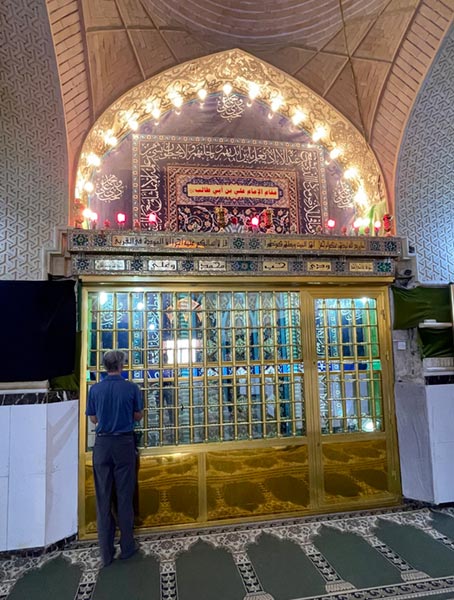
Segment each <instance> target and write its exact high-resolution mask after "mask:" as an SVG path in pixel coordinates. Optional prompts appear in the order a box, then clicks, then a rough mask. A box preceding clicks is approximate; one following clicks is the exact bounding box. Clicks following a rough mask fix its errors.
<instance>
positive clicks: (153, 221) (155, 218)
mask: <svg viewBox="0 0 454 600" xmlns="http://www.w3.org/2000/svg"><path fill="white" fill-rule="evenodd" d="M148 223H149V224H150V225H157V223H158V215H157V214H156V213H155V212H151V213H150V214H149V215H148Z"/></svg>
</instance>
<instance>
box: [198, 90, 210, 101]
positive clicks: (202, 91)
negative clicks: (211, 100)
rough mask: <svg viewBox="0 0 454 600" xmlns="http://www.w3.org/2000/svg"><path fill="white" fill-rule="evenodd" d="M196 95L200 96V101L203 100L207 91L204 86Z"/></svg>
mask: <svg viewBox="0 0 454 600" xmlns="http://www.w3.org/2000/svg"><path fill="white" fill-rule="evenodd" d="M197 96H198V97H199V98H200V100H201V101H202V102H205V100H206V97H207V96H208V92H207V91H206V89H205V88H202V89H200V90H199V91H198V92H197Z"/></svg>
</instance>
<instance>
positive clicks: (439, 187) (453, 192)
mask: <svg viewBox="0 0 454 600" xmlns="http://www.w3.org/2000/svg"><path fill="white" fill-rule="evenodd" d="M396 206H397V218H398V233H399V234H401V235H405V236H407V237H408V238H409V240H410V241H411V242H412V243H413V244H414V245H415V246H416V255H417V262H418V279H419V281H421V282H427V283H429V282H432V283H441V282H449V281H454V27H451V29H450V31H449V33H448V34H447V37H446V40H445V42H444V44H443V46H442V47H441V49H440V51H439V53H438V55H437V57H436V59H435V61H434V64H433V66H432V69H431V71H430V72H429V74H428V76H427V79H426V81H425V83H424V85H423V87H422V89H421V92H420V93H419V95H418V97H417V100H416V103H415V106H414V108H413V111H412V114H411V116H410V119H409V121H408V125H407V128H406V132H405V135H404V138H403V142H402V145H401V150H400V156H399V161H398V167H397V178H396Z"/></svg>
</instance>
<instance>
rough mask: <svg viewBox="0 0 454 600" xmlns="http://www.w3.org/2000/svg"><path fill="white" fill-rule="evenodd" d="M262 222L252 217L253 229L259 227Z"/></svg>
mask: <svg viewBox="0 0 454 600" xmlns="http://www.w3.org/2000/svg"><path fill="white" fill-rule="evenodd" d="M259 223H260V220H259V218H258V217H251V225H252V227H258V226H259Z"/></svg>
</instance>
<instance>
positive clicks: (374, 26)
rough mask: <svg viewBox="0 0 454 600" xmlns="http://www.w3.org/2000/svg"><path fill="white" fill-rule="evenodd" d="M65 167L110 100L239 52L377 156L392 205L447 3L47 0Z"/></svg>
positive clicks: (448, 14) (445, 25)
mask: <svg viewBox="0 0 454 600" xmlns="http://www.w3.org/2000/svg"><path fill="white" fill-rule="evenodd" d="M47 5H48V12H49V18H50V23H51V28H52V33H53V38H54V44H55V50H56V56H57V62H58V66H59V73H60V81H61V86H62V95H63V103H64V107H65V116H66V125H67V134H68V147H69V155H70V161H71V162H70V166H71V168H73V167H74V166H75V161H76V160H77V153H78V152H79V150H80V147H81V144H82V142H83V139H84V138H85V136H86V135H87V133H88V131H89V129H90V127H91V126H92V125H93V123H94V122H95V120H96V118H97V117H98V116H99V115H100V114H101V113H102V112H103V111H104V110H105V109H106V108H107V107H108V106H109V105H110V104H111V103H112V102H113V101H114V100H115V99H117V98H118V97H119V96H120V95H121V94H123V93H124V92H126V91H127V90H129V89H130V88H131V87H133V86H135V85H137V84H138V83H140V82H142V81H144V80H146V79H148V78H150V77H152V76H153V75H156V74H157V73H160V72H162V71H164V70H166V69H168V68H169V67H172V66H175V65H177V64H179V63H182V62H185V61H188V60H191V59H194V58H199V57H201V56H205V55H208V54H211V53H214V52H218V51H220V50H225V49H230V48H241V49H244V50H246V51H248V52H250V53H252V54H254V55H255V56H257V57H259V58H261V59H263V60H265V61H267V62H269V63H271V64H273V65H274V66H277V67H279V68H280V69H282V70H283V71H285V72H286V73H289V74H290V75H292V76H293V77H295V78H296V79H297V80H299V81H301V82H303V83H304V84H305V85H307V86H309V87H310V88H311V89H313V90H314V91H315V92H317V93H318V94H319V95H320V96H322V97H323V98H325V99H326V100H327V101H328V102H329V103H331V104H332V105H333V106H334V107H335V108H337V109H338V110H339V111H340V112H341V113H343V114H344V115H345V116H346V117H347V118H348V119H349V120H350V121H351V122H352V123H353V124H354V125H355V126H356V127H357V128H358V129H359V130H360V131H361V133H362V134H363V135H364V137H365V138H366V140H367V141H368V143H369V144H370V145H371V147H372V149H373V150H374V152H375V153H376V155H377V157H378V160H379V162H380V164H381V167H382V169H383V172H384V176H385V182H386V186H387V188H388V193H389V196H390V198H391V199H392V198H393V188H394V170H395V163H396V157H397V152H398V149H399V144H400V139H401V136H402V134H403V130H404V127H405V123H406V121H407V117H408V115H409V112H410V109H411V107H412V104H413V102H414V99H415V97H416V94H417V92H418V90H419V88H420V86H421V84H422V82H423V80H424V77H425V75H426V73H427V71H428V68H429V67H430V65H431V63H432V61H433V59H434V57H435V55H436V53H437V50H438V48H439V46H440V43H441V41H442V40H443V38H444V36H445V34H446V32H447V30H448V29H449V26H450V24H451V23H452V21H453V15H454V3H453V2H452V0H444V1H440V0H299V1H298V0H281V1H279V2H276V1H275V0H248V1H243V0H230V1H229V2H227V3H225V2H224V1H223V0H184V1H182V0H98V1H96V2H93V1H92V0H69V1H68V0H47Z"/></svg>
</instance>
